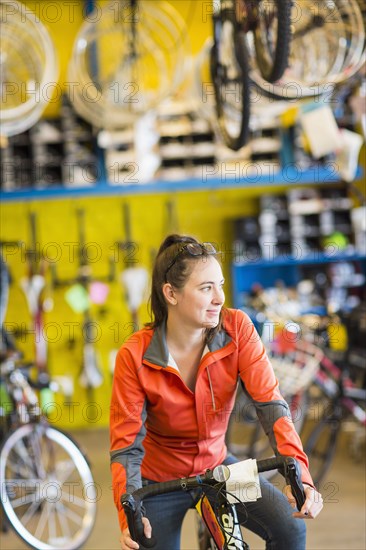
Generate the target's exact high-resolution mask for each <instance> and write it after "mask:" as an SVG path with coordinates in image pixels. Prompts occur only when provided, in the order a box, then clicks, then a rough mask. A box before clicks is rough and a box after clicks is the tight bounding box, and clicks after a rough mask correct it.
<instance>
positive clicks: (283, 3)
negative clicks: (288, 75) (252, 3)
mask: <svg viewBox="0 0 366 550" xmlns="http://www.w3.org/2000/svg"><path fill="white" fill-rule="evenodd" d="M291 5H292V1H291V0H274V1H273V2H259V7H258V15H257V25H256V28H255V29H254V33H253V34H254V47H255V53H256V63H257V66H258V69H259V71H260V73H261V75H262V77H263V78H264V79H265V80H266V81H267V82H276V81H277V80H279V79H280V78H281V77H282V75H283V73H284V72H285V70H286V68H287V66H288V61H289V55H290V43H291Z"/></svg>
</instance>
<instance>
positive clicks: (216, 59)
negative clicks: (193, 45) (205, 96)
mask: <svg viewBox="0 0 366 550" xmlns="http://www.w3.org/2000/svg"><path fill="white" fill-rule="evenodd" d="M291 5H292V1H291V0H274V1H273V2H265V1H262V0H257V1H253V0H222V1H220V2H218V3H215V7H216V6H217V9H215V10H214V14H213V38H214V41H213V45H212V48H211V51H210V70H211V79H212V83H213V88H214V94H215V108H216V114H217V119H218V125H219V128H220V131H221V134H222V137H223V140H224V142H225V144H226V145H227V146H228V147H230V148H231V149H233V150H235V151H236V150H238V149H240V148H241V147H243V145H245V143H246V142H247V140H248V137H249V118H250V77H249V75H250V65H251V59H250V56H249V49H248V37H249V36H250V35H251V39H252V42H253V43H254V48H255V53H254V54H253V56H252V57H253V60H255V62H256V64H257V67H258V69H259V72H260V74H261V76H262V78H263V79H265V80H266V81H268V82H275V81H277V80H278V79H280V78H281V76H282V75H283V73H284V71H285V69H286V67H287V65H288V56H289V49H290V41H291V19H290V18H291Z"/></svg>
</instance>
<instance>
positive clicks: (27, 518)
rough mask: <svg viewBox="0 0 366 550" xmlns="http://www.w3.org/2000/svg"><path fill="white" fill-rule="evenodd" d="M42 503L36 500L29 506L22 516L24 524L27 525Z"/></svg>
mask: <svg viewBox="0 0 366 550" xmlns="http://www.w3.org/2000/svg"><path fill="white" fill-rule="evenodd" d="M40 505H41V501H40V500H38V501H37V500H35V501H34V502H33V504H31V505H30V506H29V508H28V510H27V511H26V512H25V514H24V515H23V516H22V517H21V521H22V524H23V525H24V526H26V525H27V524H28V522H29V521H30V520H31V519H32V517H33V516H34V514H35V513H36V512H37V510H38V508H39V507H40Z"/></svg>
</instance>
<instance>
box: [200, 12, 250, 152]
mask: <svg viewBox="0 0 366 550" xmlns="http://www.w3.org/2000/svg"><path fill="white" fill-rule="evenodd" d="M214 24H215V25H216V23H214ZM220 24H221V22H220ZM233 32H234V38H233V46H234V50H235V51H234V56H235V61H236V68H237V69H238V70H239V77H238V78H237V79H231V78H227V77H226V73H227V70H226V67H225V66H224V65H223V64H222V63H220V60H219V53H218V45H217V43H216V42H215V43H214V45H213V46H212V48H211V51H210V70H211V79H212V83H213V89H214V96H215V109H216V116H217V122H218V127H219V131H220V134H221V136H222V139H223V141H224V143H225V144H226V145H227V146H228V147H229V148H230V149H232V150H233V151H238V150H239V149H241V148H242V147H243V146H244V145H245V144H246V143H247V141H248V138H249V118H250V79H249V55H248V48H247V45H246V39H245V33H244V32H243V31H240V30H237V29H234V31H233ZM233 86H234V101H232V102H231V103H230V101H229V100H232V99H233ZM237 99H238V101H236V100H237Z"/></svg>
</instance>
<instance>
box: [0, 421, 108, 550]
mask: <svg viewBox="0 0 366 550" xmlns="http://www.w3.org/2000/svg"><path fill="white" fill-rule="evenodd" d="M0 464H1V465H0V480H1V502H2V509H3V511H4V514H5V516H6V518H7V519H8V521H9V523H10V525H11V526H12V527H13V529H14V530H15V532H16V533H17V535H18V536H19V537H20V538H21V539H22V540H23V541H24V542H25V543H27V544H28V545H29V546H30V547H31V548H36V549H37V550H57V549H64V550H66V549H67V550H76V549H77V548H80V547H81V546H82V545H83V544H84V543H85V541H86V540H87V539H88V537H89V536H90V533H91V531H92V529H93V526H94V523H95V517H96V506H97V505H96V501H97V498H96V492H95V483H94V480H93V476H92V473H91V470H90V468H89V465H88V462H87V461H86V459H85V457H84V455H83V454H82V452H81V451H80V450H79V448H78V447H77V445H76V444H75V443H74V442H73V441H72V440H71V439H70V438H69V437H68V436H67V435H66V434H64V433H63V432H61V431H60V430H58V429H56V428H53V427H50V426H48V425H42V424H25V425H23V426H21V427H19V428H17V429H16V430H15V431H14V432H12V433H11V434H10V435H9V436H8V437H7V439H6V440H5V441H4V444H3V446H2V448H1V451H0Z"/></svg>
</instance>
